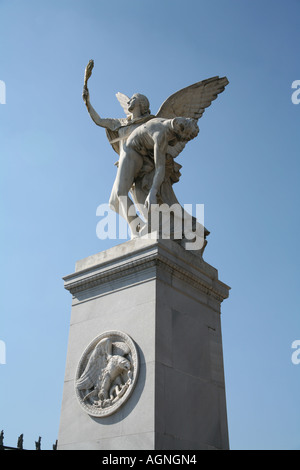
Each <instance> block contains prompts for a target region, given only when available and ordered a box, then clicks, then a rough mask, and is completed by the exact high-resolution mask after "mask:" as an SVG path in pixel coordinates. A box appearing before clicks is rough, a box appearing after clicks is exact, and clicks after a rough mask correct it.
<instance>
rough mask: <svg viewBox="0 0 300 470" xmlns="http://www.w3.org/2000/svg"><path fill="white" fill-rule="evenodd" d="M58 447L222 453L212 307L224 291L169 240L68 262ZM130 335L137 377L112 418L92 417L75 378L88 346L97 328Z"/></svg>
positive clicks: (221, 390) (221, 391) (223, 422)
mask: <svg viewBox="0 0 300 470" xmlns="http://www.w3.org/2000/svg"><path fill="white" fill-rule="evenodd" d="M64 281H65V288H66V289H68V290H69V291H70V292H71V293H72V296H73V300H72V315H71V325H70V335H69V346H68V354H67V361H66V373H65V386H64V393H63V403H62V412H61V423H60V431H59V440H58V448H60V449H107V450H114V449H129V450H130V449H146V450H153V449H169V450H170V449H176V450H179V449H214V448H215V449H226V448H228V446H229V444H228V431H227V415H226V399H225V384H224V372H223V353H222V336H221V322H220V304H221V302H222V301H223V300H224V299H225V298H227V297H228V293H229V287H228V286H227V285H226V284H224V283H222V282H221V281H219V279H218V273H217V270H216V269H215V268H213V267H212V266H210V265H208V264H207V263H205V262H204V261H203V259H201V258H199V257H197V256H195V255H193V254H192V253H191V252H188V251H186V250H184V249H183V248H182V247H181V246H180V245H178V244H177V243H175V242H173V241H171V240H149V239H142V238H140V239H135V240H131V241H129V242H126V243H123V244H122V245H118V246H116V247H114V248H111V249H109V250H107V251H105V252H103V253H98V254H96V255H94V256H90V257H88V258H86V259H84V260H81V261H78V262H77V263H76V270H75V273H74V274H71V275H69V276H66V277H65V278H64ZM109 330H119V331H122V332H124V333H126V334H127V335H129V336H130V338H132V340H133V341H134V342H135V345H136V348H137V350H138V355H139V364H140V367H139V369H140V370H139V377H138V380H137V382H136V386H135V388H134V390H133V392H132V394H131V396H130V397H129V399H128V400H126V402H125V403H124V404H122V406H121V407H120V408H119V409H118V410H117V411H116V412H115V413H113V414H111V415H110V416H106V417H104V418H95V417H91V416H89V415H88V413H86V412H85V411H84V410H83V409H82V408H81V407H80V406H79V403H78V400H77V399H76V393H75V385H74V384H75V377H76V370H77V367H78V363H79V361H80V358H81V356H82V353H83V351H84V350H85V348H86V347H87V345H88V344H89V343H90V342H91V341H92V340H93V339H94V338H95V337H96V336H97V335H100V334H102V333H103V332H105V331H109Z"/></svg>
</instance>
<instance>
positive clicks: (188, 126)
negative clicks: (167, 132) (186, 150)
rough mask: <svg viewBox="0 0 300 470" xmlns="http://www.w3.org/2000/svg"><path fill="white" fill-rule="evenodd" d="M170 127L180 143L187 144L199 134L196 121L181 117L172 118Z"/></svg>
mask: <svg viewBox="0 0 300 470" xmlns="http://www.w3.org/2000/svg"><path fill="white" fill-rule="evenodd" d="M172 127H173V129H174V130H175V132H176V134H177V137H178V138H179V140H181V141H186V142H187V141H189V140H192V139H194V138H195V137H197V135H198V134H199V127H198V124H197V121H196V119H192V118H183V117H178V118H174V119H173V121H172Z"/></svg>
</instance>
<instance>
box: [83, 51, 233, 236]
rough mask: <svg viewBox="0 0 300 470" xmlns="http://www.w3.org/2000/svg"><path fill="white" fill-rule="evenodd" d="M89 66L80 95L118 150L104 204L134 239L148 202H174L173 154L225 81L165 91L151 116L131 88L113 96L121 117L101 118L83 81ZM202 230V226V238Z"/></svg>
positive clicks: (176, 174) (188, 137)
mask: <svg viewBox="0 0 300 470" xmlns="http://www.w3.org/2000/svg"><path fill="white" fill-rule="evenodd" d="M93 67H94V62H93V61H92V60H91V61H90V62H89V64H88V65H87V67H86V69H85V77H84V87H83V95H82V96H83V100H84V103H85V105H86V107H87V110H88V112H89V114H90V116H91V118H92V120H93V121H94V122H95V124H97V125H98V126H100V127H103V128H105V129H106V134H107V137H108V140H109V142H110V144H111V145H112V147H113V149H114V150H115V152H117V153H118V155H119V160H118V163H117V167H118V169H117V175H116V179H115V182H114V185H113V188H112V192H111V196H110V200H109V204H110V207H111V208H112V209H113V210H114V211H116V212H117V213H118V214H120V215H121V216H122V217H124V218H125V220H126V221H127V223H128V225H129V227H130V230H131V236H132V238H134V237H136V236H138V235H139V233H144V232H143V228H144V227H145V225H147V221H148V216H149V212H150V210H151V207H152V206H154V205H157V204H158V205H161V204H168V205H169V206H170V207H171V206H172V205H173V204H179V202H178V200H177V198H176V196H175V194H174V191H173V187H172V186H173V184H174V183H176V182H177V181H179V178H180V176H181V173H180V169H181V165H179V164H178V163H177V162H176V161H175V158H176V157H177V156H178V155H179V154H180V153H181V152H182V150H183V149H184V147H185V145H186V144H187V142H189V141H190V140H191V139H193V138H195V137H196V136H197V135H198V132H199V127H198V124H197V122H198V120H199V119H200V118H201V117H202V115H203V113H204V111H205V109H206V108H207V107H208V106H210V104H211V102H212V101H213V100H215V99H216V98H217V96H218V94H219V93H221V92H223V91H224V89H225V86H226V85H227V84H228V80H227V78H226V77H222V78H219V77H212V78H209V79H207V80H203V81H201V82H198V83H195V84H193V85H190V86H188V87H186V88H183V89H182V90H179V91H178V92H176V93H174V94H173V95H171V96H170V97H169V98H168V99H167V100H166V101H165V102H164V103H163V104H162V106H161V107H160V109H159V111H158V112H157V114H156V115H153V114H151V112H150V105H149V101H148V99H147V97H146V96H144V95H142V94H140V93H136V94H134V95H133V96H132V97H131V98H129V97H128V96H126V95H124V94H122V93H120V92H119V93H117V94H116V97H117V99H118V100H119V102H120V104H121V106H122V108H123V110H124V112H125V114H126V117H125V118H121V119H111V118H105V119H103V118H101V117H100V116H99V115H98V114H97V112H96V111H95V109H94V108H93V106H92V105H91V102H90V94H89V90H88V86H87V84H88V80H89V78H90V76H91V74H92V70H93ZM129 194H130V195H131V197H129ZM180 207H181V206H180ZM135 208H138V212H139V213H140V215H141V216H142V217H143V219H144V220H143V219H142V218H141V217H140V216H139V215H138V213H137V211H136V209H135ZM182 211H183V212H184V210H183V209H182ZM195 223H196V222H195ZM208 234H209V231H208V230H207V229H205V228H204V238H206V236H207V235H208Z"/></svg>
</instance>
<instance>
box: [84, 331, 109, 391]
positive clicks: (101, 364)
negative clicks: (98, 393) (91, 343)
mask: <svg viewBox="0 0 300 470" xmlns="http://www.w3.org/2000/svg"><path fill="white" fill-rule="evenodd" d="M111 352H112V343H111V340H110V339H108V338H106V339H103V340H101V341H99V343H98V344H97V345H96V347H95V349H94V350H93V352H92V353H91V355H90V357H89V360H88V363H87V365H86V367H85V369H84V371H83V373H82V374H81V376H80V378H79V379H78V380H77V381H76V386H77V388H78V389H79V390H88V389H90V388H92V387H94V386H95V385H96V383H97V381H98V379H99V376H100V374H101V371H102V369H104V368H105V367H106V365H107V362H108V357H109V356H110V355H111Z"/></svg>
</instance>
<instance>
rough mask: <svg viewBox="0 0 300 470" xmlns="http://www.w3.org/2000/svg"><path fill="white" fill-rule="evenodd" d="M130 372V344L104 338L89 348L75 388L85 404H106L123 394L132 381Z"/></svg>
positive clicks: (102, 406) (95, 405)
mask: <svg viewBox="0 0 300 470" xmlns="http://www.w3.org/2000/svg"><path fill="white" fill-rule="evenodd" d="M132 372H133V371H132V363H131V354H130V348H129V346H128V345H126V343H124V342H113V341H112V340H111V339H110V338H104V339H102V340H101V341H99V343H98V344H97V345H96V346H95V348H94V349H93V351H92V352H91V354H90V356H89V358H88V361H87V364H86V366H85V368H84V369H83V371H82V373H81V375H80V377H79V378H78V379H77V381H76V388H77V390H78V392H79V393H80V396H81V399H82V401H83V402H84V403H85V404H87V405H91V406H93V407H96V408H99V409H102V408H106V407H109V406H111V405H112V404H113V403H115V402H116V401H118V400H119V399H120V398H121V397H122V396H123V395H124V394H125V392H126V391H127V389H128V387H129V386H130V385H131V383H132V377H133V373H132Z"/></svg>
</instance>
